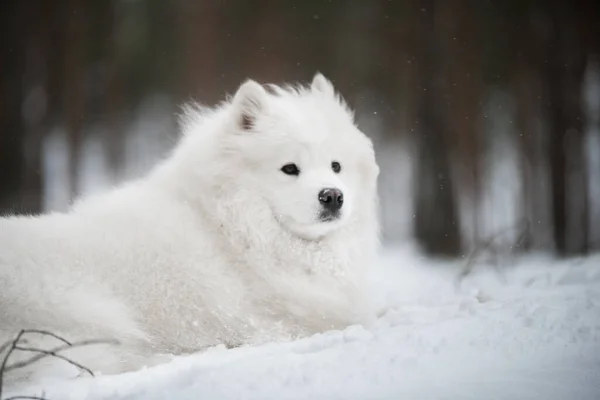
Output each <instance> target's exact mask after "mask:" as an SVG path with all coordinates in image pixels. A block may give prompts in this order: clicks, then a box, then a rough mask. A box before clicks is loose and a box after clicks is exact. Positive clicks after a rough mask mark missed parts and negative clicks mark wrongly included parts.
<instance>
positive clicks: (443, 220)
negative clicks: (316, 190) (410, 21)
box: [414, 0, 462, 256]
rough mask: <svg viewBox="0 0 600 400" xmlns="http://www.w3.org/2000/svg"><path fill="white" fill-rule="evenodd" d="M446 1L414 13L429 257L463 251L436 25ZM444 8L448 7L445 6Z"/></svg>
mask: <svg viewBox="0 0 600 400" xmlns="http://www.w3.org/2000/svg"><path fill="white" fill-rule="evenodd" d="M441 3H442V2H441V1H440V2H438V1H436V0H421V1H420V2H419V9H418V10H415V14H416V15H415V17H414V18H415V21H418V24H419V25H418V27H419V31H418V34H417V35H415V36H416V42H415V53H416V54H417V57H416V58H417V63H418V68H417V71H418V72H417V82H418V83H419V95H418V97H415V100H416V101H418V103H417V104H418V119H417V121H418V125H416V137H415V141H416V143H417V149H418V150H417V157H416V160H417V166H416V176H415V179H414V181H415V184H416V187H415V212H416V218H415V235H416V238H417V240H418V241H419V243H420V244H421V245H422V246H423V248H424V249H425V250H426V251H427V252H428V253H430V254H435V255H442V256H455V255H457V254H459V253H460V251H461V249H462V246H461V238H460V234H459V224H458V215H457V209H456V199H455V197H454V187H453V186H454V182H453V180H452V174H451V172H450V159H449V156H450V154H449V152H448V149H449V147H450V146H451V143H450V142H449V141H450V140H451V136H450V134H449V131H448V126H447V125H446V124H445V121H444V115H443V113H442V112H443V111H442V110H443V109H444V107H445V104H444V101H443V100H444V95H443V85H444V78H445V77H444V75H443V72H442V70H441V69H440V65H441V62H442V60H441V59H440V58H439V57H440V55H441V54H443V52H442V49H440V47H439V46H440V45H441V41H440V40H439V38H440V37H439V35H440V30H439V26H438V25H437V24H436V21H437V18H438V17H439V14H438V13H439V12H441V9H440V8H438V6H439V5H440V4H441ZM441 7H445V6H444V5H443V4H441Z"/></svg>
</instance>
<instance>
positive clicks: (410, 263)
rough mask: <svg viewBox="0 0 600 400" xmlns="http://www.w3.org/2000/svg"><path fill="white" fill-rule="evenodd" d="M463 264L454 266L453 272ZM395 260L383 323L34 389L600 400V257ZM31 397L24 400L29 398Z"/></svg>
mask: <svg viewBox="0 0 600 400" xmlns="http://www.w3.org/2000/svg"><path fill="white" fill-rule="evenodd" d="M453 264H454V265H453ZM460 264H461V262H455V263H447V262H432V261H431V260H426V259H423V258H421V257H420V256H419V255H418V254H417V253H416V252H414V251H411V250H409V249H389V250H386V251H385V252H384V254H383V257H382V260H381V263H380V265H379V267H378V268H377V270H376V272H375V273H374V276H373V280H372V283H373V298H374V299H375V301H376V303H377V305H378V307H379V308H380V317H379V318H378V320H377V322H376V323H375V324H374V325H373V326H370V327H361V326H353V327H349V328H348V329H346V330H345V331H343V332H340V331H335V332H326V333H323V334H319V335H316V336H314V337H310V338H306V339H303V340H298V341H295V342H289V343H273V344H268V345H264V346H260V347H255V348H237V349H231V350H227V349H225V348H223V347H216V348H213V349H210V350H208V351H206V352H204V353H201V354H196V355H191V356H186V357H179V358H177V359H175V360H174V361H172V362H171V363H169V364H165V365H161V366H158V367H154V368H151V369H146V370H143V371H138V372H134V373H128V374H123V375H120V376H104V377H96V378H81V379H78V380H74V381H69V382H65V381H62V382H46V383H45V384H44V385H43V387H42V386H39V387H35V388H30V391H31V393H30V394H37V395H39V394H40V393H41V392H42V390H43V391H44V395H45V398H47V399H50V400H54V399H55V400H59V399H60V400H67V399H129V400H133V399H140V400H142V399H143V400H151V399H278V400H279V399H482V400H483V399H485V400H488V399H510V400H517V399H544V400H552V399H565V400H567V399H569V400H571V399H573V400H587V399H590V400H592V399H595V400H597V399H600V256H593V257H589V258H586V259H580V260H570V261H563V262H559V261H555V260H552V259H551V258H549V257H544V256H536V257H528V258H524V259H520V260H515V261H514V262H512V263H511V264H512V265H511V266H510V267H502V268H489V267H485V266H479V267H478V268H476V269H475V270H474V272H473V273H472V274H471V275H469V276H468V277H467V278H466V279H465V280H463V282H462V283H460V284H458V283H457V280H456V275H457V274H456V271H457V268H455V267H456V266H457V265H460ZM20 394H24V393H20Z"/></svg>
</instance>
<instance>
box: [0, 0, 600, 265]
mask: <svg viewBox="0 0 600 400" xmlns="http://www.w3.org/2000/svg"><path fill="white" fill-rule="evenodd" d="M599 8H600V6H598V5H597V4H594V2H587V1H560V0H557V1H533V0H528V1H520V2H517V1H493V0H482V1H468V0H457V1H436V0H422V1H400V0H395V1H387V0H386V1H383V0H381V1H379V0H377V1H375V0H374V1H362V0H344V1H341V0H334V1H262V0H261V1H234V0H225V1H197V2H192V1H185V0H177V1H172V2H165V1H160V0H131V1H128V0H107V1H97V2H96V1H85V0H65V1H60V2H45V1H34V0H27V1H5V2H2V5H0V9H1V12H0V18H1V19H2V23H1V26H2V27H3V33H2V37H1V39H0V51H1V56H0V60H1V65H2V68H1V69H0V74H1V75H0V96H1V97H0V98H1V104H2V106H1V107H0V210H1V211H2V212H4V213H7V212H18V213H32V212H39V211H44V210H61V209H65V208H66V207H67V205H68V204H69V202H70V201H71V200H72V199H73V198H74V197H75V196H77V195H79V194H82V193H88V192H90V191H94V190H102V189H103V188H107V187H109V186H110V185H112V184H114V183H118V182H120V181H122V180H123V179H127V178H130V177H135V176H138V175H139V174H141V173H143V172H145V171H146V169H147V168H148V167H150V166H151V165H152V164H153V163H154V162H155V161H156V160H157V159H159V158H160V157H161V156H162V155H163V154H165V152H166V151H168V149H170V148H171V146H172V144H173V143H174V140H176V138H177V130H176V129H177V127H176V120H175V118H176V113H177V112H178V107H179V106H180V105H181V104H182V103H183V102H185V101H188V100H191V99H194V100H196V101H199V102H201V103H204V104H209V105H210V104H213V103H215V102H218V101H220V100H221V99H223V98H224V96H225V95H226V94H227V93H230V92H231V91H233V90H235V88H236V87H237V85H238V84H239V83H240V82H241V81H243V80H244V79H245V78H247V77H251V78H253V79H256V80H259V81H262V82H276V83H280V82H285V81H294V80H300V81H302V80H307V79H309V78H310V77H311V76H312V74H313V73H314V72H315V71H317V70H319V71H322V72H323V73H324V74H325V75H326V76H328V77H329V78H330V79H332V81H333V82H334V84H335V85H336V86H337V88H338V89H339V90H340V91H341V93H342V94H343V95H344V96H345V97H346V99H347V100H348V102H349V103H350V104H351V106H352V107H354V108H355V109H356V111H357V116H358V124H359V126H360V127H361V128H362V129H363V130H364V131H365V132H366V133H367V134H368V135H369V136H371V137H372V138H373V140H374V141H375V144H376V149H377V151H378V153H377V155H378V160H379V163H380V165H381V167H382V174H381V179H380V192H381V205H382V220H383V227H384V240H385V241H386V242H388V243H393V242H398V241H406V240H410V239H412V238H414V239H415V240H416V243H418V244H419V245H420V246H421V247H422V248H423V249H424V250H425V251H426V252H427V253H429V254H432V255H440V256H452V257H455V256H464V255H465V254H467V253H468V252H470V251H472V250H473V249H474V248H475V247H477V246H481V244H482V243H488V242H490V246H491V247H493V248H495V249H496V250H498V251H509V252H522V251H529V250H550V251H554V250H555V251H556V252H557V254H559V255H580V254H586V253H588V252H592V251H595V250H598V249H599V248H600V131H599V129H600V128H599V127H600V125H599V124H600V122H599V121H600V58H599V56H600V39H599V38H600V28H599V27H600V25H599V24H598V17H599V15H600V13H599ZM492 242H493V243H492Z"/></svg>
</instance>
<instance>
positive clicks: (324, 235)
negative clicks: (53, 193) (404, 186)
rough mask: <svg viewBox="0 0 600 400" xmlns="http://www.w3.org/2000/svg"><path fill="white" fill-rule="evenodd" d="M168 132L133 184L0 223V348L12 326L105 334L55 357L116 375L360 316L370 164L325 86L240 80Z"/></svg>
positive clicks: (371, 220) (370, 219)
mask: <svg viewBox="0 0 600 400" xmlns="http://www.w3.org/2000/svg"><path fill="white" fill-rule="evenodd" d="M182 130H183V137H182V140H181V142H180V144H179V145H178V146H177V147H176V148H175V149H174V151H173V153H172V155H171V156H170V157H168V158H167V159H166V160H164V161H163V162H162V163H161V164H160V165H158V166H157V167H156V168H155V169H154V170H152V171H151V172H150V173H149V174H148V175H147V176H146V177H144V178H142V179H140V180H137V181H134V182H131V183H128V184H126V185H124V186H122V187H119V188H117V189H115V190H113V191H111V192H109V193H106V194H104V195H101V196H98V197H92V198H85V199H82V200H80V201H79V202H77V203H76V204H75V205H74V207H73V208H72V210H70V211H69V212H68V213H65V214H62V213H61V214H59V213H54V214H49V215H44V216H40V217H9V218H3V219H0V345H1V344H2V343H3V342H5V341H8V340H10V339H12V338H14V336H15V335H16V334H17V333H18V332H19V330H20V329H24V328H29V329H44V330H48V331H51V332H54V333H56V334H59V335H61V336H63V337H65V338H66V339H70V340H82V339H97V338H99V339H103V338H108V339H115V340H118V342H119V343H120V346H108V345H104V347H103V348H100V347H99V346H91V347H82V348H80V349H78V350H72V351H70V352H67V353H65V355H66V356H69V357H71V358H74V359H75V361H78V362H80V363H82V364H84V365H85V366H87V367H89V368H91V369H93V370H100V371H102V372H104V373H116V372H120V371H124V370H131V369H135V368H138V367H140V366H142V365H144V364H145V363H148V362H149V360H150V357H151V355H153V354H180V353H184V352H192V351H197V350H199V349H202V348H205V347H207V346H211V345H216V344H220V343H224V344H227V345H229V346H236V345H241V344H256V343H261V342H266V341H273V340H286V339H291V338H295V337H301V336H306V335H311V334H314V333H317V332H322V331H326V330H330V329H342V328H344V327H347V326H348V325H351V324H360V323H365V322H367V321H368V320H369V318H370V316H371V314H370V309H369V306H368V301H367V299H366V298H365V296H364V294H365V290H364V289H365V275H366V272H367V269H368V268H369V266H370V264H371V263H372V259H373V256H374V255H375V252H376V249H377V246H378V221H377V196H376V181H377V175H378V173H379V168H378V166H377V164H376V162H375V157H374V152H373V146H372V144H371V142H370V140H369V139H368V138H367V137H366V136H365V135H364V134H363V133H362V132H361V131H359V129H358V128H357V127H356V126H355V124H354V123H353V116H352V113H351V112H350V111H349V109H348V108H347V106H346V105H345V103H344V102H343V100H341V98H340V97H339V96H338V95H337V94H336V93H335V91H334V88H333V86H332V85H331V83H330V82H329V81H328V80H327V79H326V78H324V77H323V76H322V75H321V74H317V75H315V77H314V79H313V81H312V84H311V85H309V86H308V87H295V88H293V87H285V88H281V87H277V86H274V85H268V86H262V85H259V84H258V83H256V82H254V81H251V80H249V81H247V82H245V83H244V84H243V85H241V86H240V87H239V89H238V91H237V92H236V94H235V95H234V96H233V98H232V99H230V100H228V101H227V102H225V103H223V104H222V105H221V106H219V107H218V108H216V109H203V108H200V107H197V106H194V107H189V108H187V109H186V111H185V113H184V115H183V118H182ZM27 337H28V338H29V341H28V343H29V344H30V345H32V346H33V345H35V346H43V347H46V348H49V347H50V348H51V347H58V346H60V345H61V343H60V342H58V341H57V340H55V339H51V338H48V337H46V338H43V337H42V336H39V335H34V334H30V335H28V336H27ZM106 346H108V347H106ZM30 356H31V354H25V353H23V352H14V354H13V356H12V357H11V360H10V362H9V364H11V363H14V362H17V361H19V360H22V359H24V358H27V357H30ZM58 363H64V362H63V361H61V360H56V359H54V358H52V357H51V358H47V359H45V362H39V363H36V364H34V365H33V366H32V367H31V368H33V370H31V369H29V370H27V369H26V370H22V371H21V372H23V371H27V376H29V377H30V378H31V377H33V376H36V377H39V375H40V374H44V373H48V372H49V371H50V369H51V368H55V367H56V366H57V365H58ZM44 367H46V369H42V368H44ZM49 368H50V369H49ZM18 372H19V371H12V372H9V373H7V376H6V377H5V380H6V379H9V378H10V377H11V376H17V375H16V374H17V373H18ZM32 372H33V374H32Z"/></svg>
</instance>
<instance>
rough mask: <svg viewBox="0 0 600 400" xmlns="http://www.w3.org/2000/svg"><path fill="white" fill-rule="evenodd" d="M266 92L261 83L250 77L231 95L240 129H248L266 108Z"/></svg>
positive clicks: (252, 126) (250, 128)
mask: <svg viewBox="0 0 600 400" xmlns="http://www.w3.org/2000/svg"><path fill="white" fill-rule="evenodd" d="M267 97H268V94H267V92H266V90H265V88H264V87H262V85H260V84H259V83H258V82H256V81H253V80H251V79H249V80H247V81H246V82H244V83H243V84H242V85H241V86H240V87H239V89H238V90H237V92H236V93H235V95H234V96H233V101H232V103H233V105H234V107H235V109H236V112H237V114H238V118H237V123H238V126H239V128H240V130H242V131H250V130H252V129H253V128H254V126H255V125H256V120H257V118H258V117H259V116H260V115H261V114H264V113H265V111H266V109H267Z"/></svg>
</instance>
